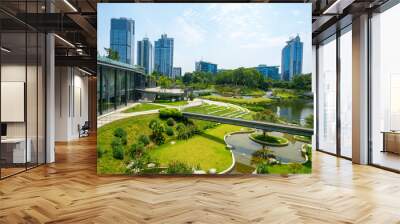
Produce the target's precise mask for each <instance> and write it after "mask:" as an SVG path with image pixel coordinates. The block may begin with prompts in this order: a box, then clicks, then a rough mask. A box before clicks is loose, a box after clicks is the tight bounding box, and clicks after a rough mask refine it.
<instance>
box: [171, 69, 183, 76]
mask: <svg viewBox="0 0 400 224" xmlns="http://www.w3.org/2000/svg"><path fill="white" fill-rule="evenodd" d="M181 76H182V68H181V67H173V68H172V77H173V78H178V77H181Z"/></svg>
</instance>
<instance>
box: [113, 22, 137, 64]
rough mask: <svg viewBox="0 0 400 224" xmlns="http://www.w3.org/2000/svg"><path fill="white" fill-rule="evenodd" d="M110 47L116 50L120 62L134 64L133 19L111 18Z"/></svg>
mask: <svg viewBox="0 0 400 224" xmlns="http://www.w3.org/2000/svg"><path fill="white" fill-rule="evenodd" d="M110 48H111V49H112V50H114V51H116V52H118V55H119V61H120V62H123V63H127V64H131V65H133V64H134V52H135V51H134V50H135V21H133V20H131V19H126V18H120V19H111V29H110Z"/></svg>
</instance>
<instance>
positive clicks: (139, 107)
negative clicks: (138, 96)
mask: <svg viewBox="0 0 400 224" xmlns="http://www.w3.org/2000/svg"><path fill="white" fill-rule="evenodd" d="M160 108H164V107H163V106H160V105H155V104H148V103H141V104H138V105H135V106H133V107H130V108H128V109H126V110H124V111H122V112H123V113H132V112H140V111H146V110H156V109H160Z"/></svg>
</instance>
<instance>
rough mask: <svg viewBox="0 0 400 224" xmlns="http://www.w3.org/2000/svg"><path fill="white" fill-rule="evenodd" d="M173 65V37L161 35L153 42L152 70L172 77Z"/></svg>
mask: <svg viewBox="0 0 400 224" xmlns="http://www.w3.org/2000/svg"><path fill="white" fill-rule="evenodd" d="M173 65H174V39H173V38H169V37H167V34H163V35H161V38H160V39H158V40H157V41H155V42H154V70H155V71H157V72H158V73H160V74H163V75H166V76H168V77H172V67H173Z"/></svg>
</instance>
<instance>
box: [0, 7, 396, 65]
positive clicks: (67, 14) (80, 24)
mask: <svg viewBox="0 0 400 224" xmlns="http://www.w3.org/2000/svg"><path fill="white" fill-rule="evenodd" d="M175 1H176V0H175ZM232 1H233V0H217V1H215V0H192V1H187V0H181V1H179V2H204V3H205V2H232ZM387 1H390V0H237V1H235V2H254V3H311V4H312V13H313V17H312V32H313V42H314V44H315V43H318V41H320V40H321V39H323V38H325V37H326V36H329V35H332V33H334V32H336V29H337V26H338V24H339V25H343V26H344V25H346V21H349V22H350V23H351V18H352V17H353V16H357V15H358V14H359V13H360V12H365V11H368V10H372V9H374V8H377V7H379V6H380V5H382V4H383V3H385V2H387ZM46 2H47V4H46ZM98 2H99V3H116V2H174V1H173V0H153V1H151V0H122V1H121V0H118V1H117V0H47V1H46V0H1V1H0V25H1V29H2V31H3V32H5V33H7V32H10V33H18V32H21V31H23V32H25V30H26V29H28V30H29V31H39V32H54V33H56V34H57V35H58V37H57V38H56V40H55V45H56V51H55V53H56V64H57V65H71V63H73V65H76V66H80V67H82V68H85V69H87V70H89V71H91V72H93V73H95V71H96V57H97V49H96V42H97V36H96V28H97V14H96V4H97V3H98ZM26 12H27V13H26ZM49 12H51V13H49ZM338 21H341V22H338ZM6 38H8V37H6ZM17 39H18V38H16V40H17ZM64 40H65V41H64ZM91 64H92V66H90V65H91Z"/></svg>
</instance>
